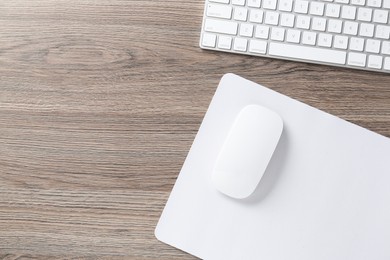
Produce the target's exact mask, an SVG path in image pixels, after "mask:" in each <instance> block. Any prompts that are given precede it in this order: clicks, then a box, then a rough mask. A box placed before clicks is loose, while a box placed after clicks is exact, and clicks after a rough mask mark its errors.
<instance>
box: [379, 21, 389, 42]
mask: <svg viewBox="0 0 390 260" xmlns="http://www.w3.org/2000/svg"><path fill="white" fill-rule="evenodd" d="M389 37H390V26H384V25H377V26H376V31H375V38H379V39H384V40H388V39H389Z"/></svg>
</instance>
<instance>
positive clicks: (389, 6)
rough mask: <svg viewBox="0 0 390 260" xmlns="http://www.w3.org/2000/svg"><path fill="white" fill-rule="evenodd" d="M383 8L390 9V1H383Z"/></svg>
mask: <svg viewBox="0 0 390 260" xmlns="http://www.w3.org/2000/svg"><path fill="white" fill-rule="evenodd" d="M382 7H383V8H386V9H390V0H383V5H382Z"/></svg>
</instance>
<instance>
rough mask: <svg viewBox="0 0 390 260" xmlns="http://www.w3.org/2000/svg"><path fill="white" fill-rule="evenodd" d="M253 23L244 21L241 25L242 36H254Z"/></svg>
mask: <svg viewBox="0 0 390 260" xmlns="http://www.w3.org/2000/svg"><path fill="white" fill-rule="evenodd" d="M252 35H253V25H252V24H249V23H243V24H241V26H240V36H245V37H252Z"/></svg>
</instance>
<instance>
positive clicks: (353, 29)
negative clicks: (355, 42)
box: [343, 21, 358, 35]
mask: <svg viewBox="0 0 390 260" xmlns="http://www.w3.org/2000/svg"><path fill="white" fill-rule="evenodd" d="M357 31H358V23H356V22H350V21H346V22H345V23H344V31H343V32H344V33H345V34H348V35H357Z"/></svg>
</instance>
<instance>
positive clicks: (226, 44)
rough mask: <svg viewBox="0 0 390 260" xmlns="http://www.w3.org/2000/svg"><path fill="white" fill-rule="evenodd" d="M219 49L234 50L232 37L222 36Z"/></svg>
mask: <svg viewBox="0 0 390 260" xmlns="http://www.w3.org/2000/svg"><path fill="white" fill-rule="evenodd" d="M218 48H220V49H225V50H230V49H231V48H232V37H230V36H224V35H221V36H219V37H218Z"/></svg>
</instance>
